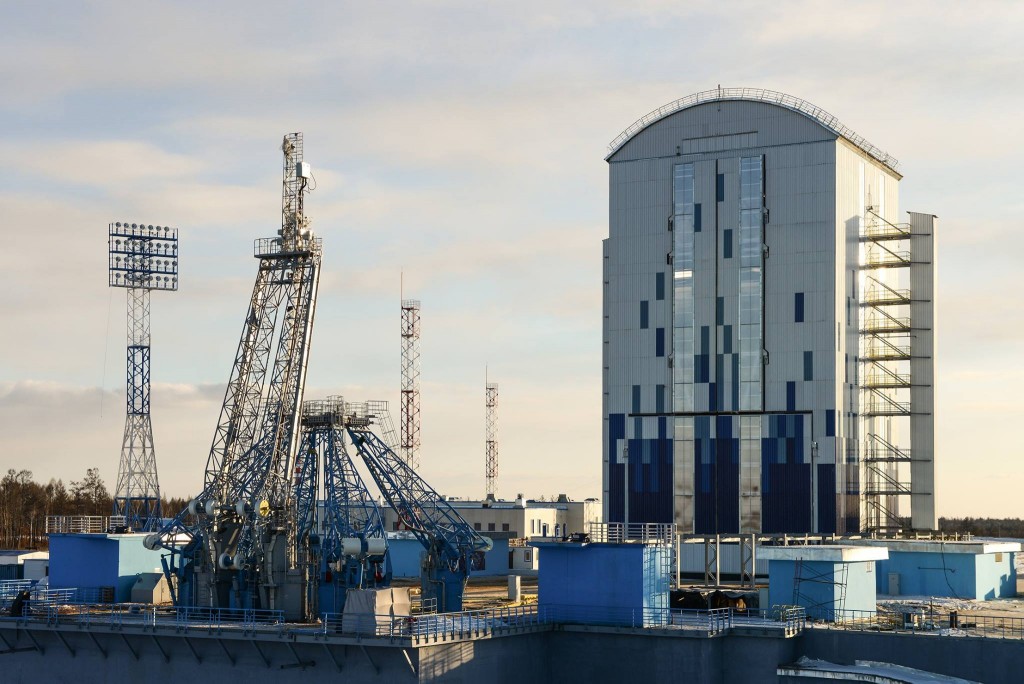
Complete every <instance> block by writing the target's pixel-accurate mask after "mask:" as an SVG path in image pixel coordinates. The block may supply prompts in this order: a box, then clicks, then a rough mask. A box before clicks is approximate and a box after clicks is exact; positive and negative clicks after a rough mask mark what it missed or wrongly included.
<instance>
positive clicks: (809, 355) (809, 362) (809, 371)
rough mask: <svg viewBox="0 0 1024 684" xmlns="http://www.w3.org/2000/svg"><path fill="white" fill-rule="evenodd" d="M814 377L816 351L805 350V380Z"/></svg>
mask: <svg viewBox="0 0 1024 684" xmlns="http://www.w3.org/2000/svg"><path fill="white" fill-rule="evenodd" d="M813 379H814V352H809V351H805V352H804V380H813Z"/></svg>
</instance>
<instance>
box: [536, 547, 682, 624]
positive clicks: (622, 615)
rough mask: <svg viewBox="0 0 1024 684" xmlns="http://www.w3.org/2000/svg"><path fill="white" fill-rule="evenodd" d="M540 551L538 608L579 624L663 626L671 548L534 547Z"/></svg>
mask: <svg viewBox="0 0 1024 684" xmlns="http://www.w3.org/2000/svg"><path fill="white" fill-rule="evenodd" d="M531 546H534V547H536V548H537V549H539V550H541V551H542V553H541V555H540V572H539V575H538V588H537V605H538V607H539V609H540V610H541V611H543V613H544V614H545V615H547V616H550V617H551V618H553V619H557V620H563V621H568V622H576V623H580V624H598V625H629V626H641V625H643V626H650V625H658V624H664V621H665V620H666V619H667V614H668V610H667V609H668V606H669V594H668V590H669V585H668V582H669V573H668V569H669V563H670V558H671V547H670V546H669V545H668V544H657V543H642V542H628V543H590V542H580V543H577V542H569V541H551V542H538V541H533V542H531Z"/></svg>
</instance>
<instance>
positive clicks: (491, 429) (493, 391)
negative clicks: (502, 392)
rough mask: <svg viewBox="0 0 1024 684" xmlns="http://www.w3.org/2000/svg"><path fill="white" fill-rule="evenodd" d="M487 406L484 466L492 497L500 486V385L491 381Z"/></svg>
mask: <svg viewBox="0 0 1024 684" xmlns="http://www.w3.org/2000/svg"><path fill="white" fill-rule="evenodd" d="M485 403H486V407H487V418H486V427H487V442H486V451H485V453H486V464H485V468H484V472H485V477H486V479H487V496H488V497H492V496H493V495H494V493H495V489H497V486H498V385H497V383H493V382H489V383H487V385H486V402H485Z"/></svg>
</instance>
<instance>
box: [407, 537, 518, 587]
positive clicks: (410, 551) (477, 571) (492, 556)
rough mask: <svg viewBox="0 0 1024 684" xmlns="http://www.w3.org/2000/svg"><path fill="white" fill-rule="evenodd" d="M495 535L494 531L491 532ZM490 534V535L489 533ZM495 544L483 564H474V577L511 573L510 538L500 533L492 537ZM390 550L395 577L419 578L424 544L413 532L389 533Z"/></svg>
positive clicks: (485, 554) (487, 553)
mask: <svg viewBox="0 0 1024 684" xmlns="http://www.w3.org/2000/svg"><path fill="white" fill-rule="evenodd" d="M490 534H492V535H494V533H493V532H492V533H490ZM488 536H490V535H488ZM491 539H492V541H493V542H494V546H493V547H492V548H491V549H490V550H489V551H486V552H485V553H484V554H483V556H484V563H483V566H482V567H480V566H474V568H473V576H474V577H481V576H483V577H498V576H503V575H508V574H510V571H509V567H508V551H509V547H508V539H502V538H500V537H499V536H498V535H494V536H493V537H491ZM388 552H389V553H390V554H391V571H392V576H393V577H401V578H408V579H412V578H418V577H419V576H420V573H421V570H420V558H421V557H422V556H423V545H422V544H420V543H419V541H418V540H417V539H416V538H415V537H413V536H412V535H411V534H408V536H406V533H402V534H392V533H389V534H388Z"/></svg>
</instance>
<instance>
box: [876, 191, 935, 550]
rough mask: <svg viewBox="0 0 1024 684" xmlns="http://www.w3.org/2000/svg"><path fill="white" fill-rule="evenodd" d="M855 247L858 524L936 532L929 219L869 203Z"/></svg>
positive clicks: (879, 528) (931, 219) (931, 232)
mask: <svg viewBox="0 0 1024 684" xmlns="http://www.w3.org/2000/svg"><path fill="white" fill-rule="evenodd" d="M860 243H861V251H860V269H861V279H860V308H861V316H860V339H861V342H860V364H861V368H860V417H861V420H862V433H861V434H862V435H863V439H862V445H863V446H862V459H861V462H862V468H863V472H862V480H861V481H862V482H863V483H864V485H863V492H862V494H863V497H864V511H863V527H864V529H865V531H868V532H886V531H895V530H899V529H901V528H905V527H907V526H908V521H907V519H906V511H905V510H904V509H905V504H906V502H907V499H909V503H910V516H909V517H910V520H909V527H910V528H911V529H916V530H930V529H934V527H935V505H934V461H933V455H934V449H933V442H934V373H933V363H934V362H933V354H934V306H933V291H934V217H933V216H930V215H924V214H911V223H893V222H891V221H889V220H887V219H886V218H885V216H884V209H882V208H880V207H878V206H872V205H869V206H868V207H867V208H866V210H865V217H864V222H863V224H862V230H861V236H860Z"/></svg>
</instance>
